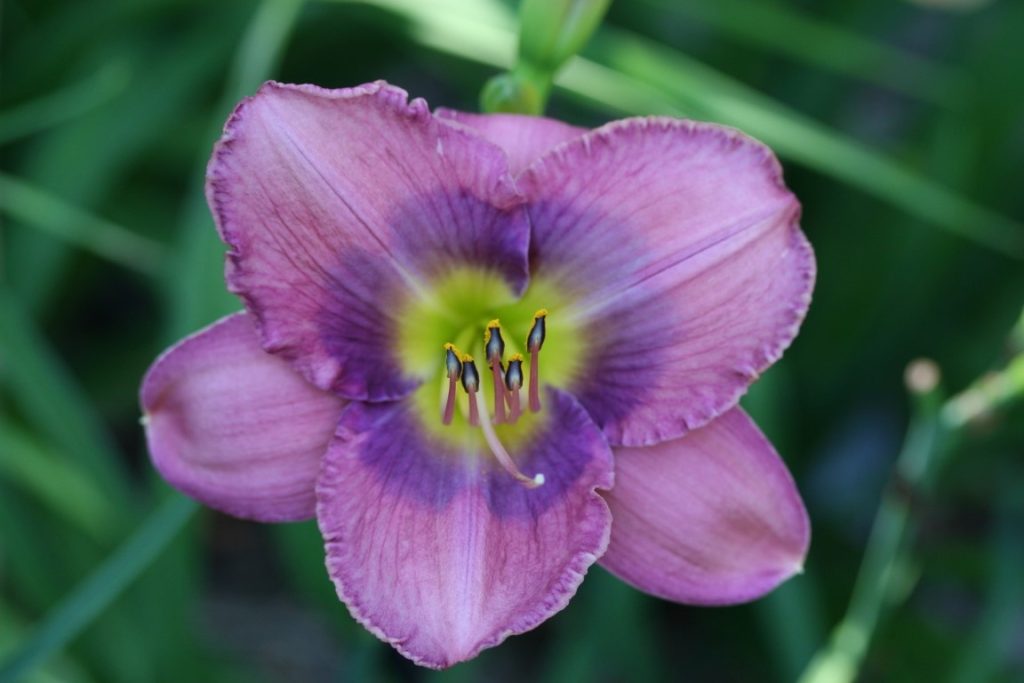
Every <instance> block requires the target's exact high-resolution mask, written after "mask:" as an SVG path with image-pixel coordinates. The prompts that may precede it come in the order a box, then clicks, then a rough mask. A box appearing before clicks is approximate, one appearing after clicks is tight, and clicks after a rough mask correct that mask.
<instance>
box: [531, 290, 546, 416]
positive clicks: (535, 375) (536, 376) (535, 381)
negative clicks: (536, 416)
mask: <svg viewBox="0 0 1024 683" xmlns="http://www.w3.org/2000/svg"><path fill="white" fill-rule="evenodd" d="M547 316H548V309H546V308H542V309H540V310H539V311H537V312H536V313H534V314H533V326H532V327H531V328H530V334H528V335H527V336H526V349H527V350H528V351H529V352H530V410H531V411H532V412H535V413H537V412H540V349H541V347H542V346H544V338H545V337H546V336H547Z"/></svg>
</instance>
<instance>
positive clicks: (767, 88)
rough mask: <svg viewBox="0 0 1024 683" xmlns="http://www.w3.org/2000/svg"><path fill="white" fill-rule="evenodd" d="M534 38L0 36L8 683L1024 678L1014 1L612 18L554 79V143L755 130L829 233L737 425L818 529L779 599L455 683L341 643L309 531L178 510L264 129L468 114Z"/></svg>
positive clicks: (488, 667)
mask: <svg viewBox="0 0 1024 683" xmlns="http://www.w3.org/2000/svg"><path fill="white" fill-rule="evenodd" d="M516 30H517V24H516V14H515V5H514V3H511V2H509V3H502V2H500V1H498V0H494V1H488V0H431V1H429V2H427V1H424V0H371V1H368V2H345V1H335V2H322V1H316V2H314V1H309V2H299V1H298V0H263V1H262V2H256V1H254V0H218V2H202V1H200V0H90V1H89V2H81V1H78V0H63V1H61V0H7V2H4V3H3V5H2V16H0V60H2V61H0V79H2V80H0V154H2V158H0V219H2V221H3V223H2V232H0V680H2V681H4V683H7V682H8V681H14V680H24V681H33V682H34V681H39V682H51V681H66V682H68V683H86V682H102V683H106V682H108V681H109V682H113V683H121V682H124V683H147V682H150V681H152V682H158V681H176V682H177V681H225V682H234V681H256V682H264V681H265V682H275V681H358V680H368V681H377V680H380V681H477V680H486V681H521V680H537V681H551V682H555V681H557V682H562V681H647V680H650V681H662V680H664V681H669V680H671V681H716V682H717V681H792V680H797V679H798V678H800V677H801V676H804V678H803V680H804V681H808V682H809V683H810V682H813V683H825V682H826V681H836V682H837V683H838V682H841V681H847V680H852V679H857V680H864V681H925V680H927V681H956V682H958V683H972V682H974V681H1021V680H1024V420H1022V417H1024V410H1022V408H1021V407H1020V403H1019V402H1015V401H1014V399H1015V398H1016V397H1018V396H1020V394H1021V393H1022V392H1024V360H1022V357H1021V356H1020V354H1021V352H1022V351H1024V322H1018V321H1019V320H1020V319H1021V312H1022V307H1024V226H1022V221H1024V41H1022V37H1024V3H1022V2H1019V1H1018V0H992V1H990V2H985V1H984V0H918V1H917V2H907V1H898V0H863V1H861V2H857V3H850V2H846V1H845V0H816V1H814V2H811V1H810V0H802V1H799V2H797V1H787V2H784V1H782V0H619V1H618V2H616V3H614V4H613V5H612V7H611V9H610V11H609V13H608V15H607V17H606V20H605V22H604V23H603V25H602V27H601V28H600V29H599V30H598V31H597V33H596V34H595V35H594V37H593V38H592V40H590V41H589V43H588V44H587V46H586V48H585V49H584V50H583V51H582V53H581V56H580V57H579V58H577V59H575V60H573V61H571V62H570V63H569V64H568V65H567V66H566V68H565V69H564V70H563V71H562V72H561V74H560V76H559V78H558V79H557V80H556V88H555V89H554V92H553V94H552V97H551V101H550V103H549V108H548V113H549V115H553V116H556V117H558V118H562V119H564V120H566V121H569V122H572V123H574V124H577V125H583V126H595V125H599V124H601V123H604V122H606V121H608V120H611V119H614V118H619V117H622V116H627V115H638V114H639V115H642V114H670V115H676V116H686V117H692V118H697V119H703V120H710V121H717V122H720V123H726V124H729V125H733V126H736V127H739V128H742V129H743V130H745V131H746V132H748V133H750V134H752V135H754V136H756V137H759V138H761V139H762V140H764V141H765V142H767V143H768V144H770V145H771V146H772V147H773V148H775V149H776V150H777V152H778V153H779V155H780V156H781V157H782V160H783V163H784V165H785V169H786V177H787V181H788V183H789V185H790V186H791V187H792V189H793V190H794V191H795V192H796V194H797V196H798V197H799V198H800V199H801V201H802V202H803V206H804V218H803V227H804V230H805V231H806V233H807V235H808V236H809V238H810V240H811V242H812V243H813V244H814V247H815V249H816V252H817V258H818V266H819V277H818V284H817V289H816V291H815V297H814V302H813V304H812V306H811V310H810V314H809V316H808V317H807V320H806V323H805V324H804V326H803V330H802V333H801V334H800V336H799V337H798V339H797V340H796V342H795V343H794V345H793V346H792V348H791V349H790V350H789V351H788V352H787V353H786V356H785V358H784V359H783V360H782V362H780V363H779V364H778V365H777V366H775V367H774V368H772V369H771V370H770V371H769V372H768V373H767V374H766V375H765V376H764V377H763V378H762V380H761V381H760V382H759V383H758V384H757V385H755V387H754V388H753V390H752V391H751V393H750V395H749V396H748V397H747V398H746V399H744V404H745V405H746V406H747V408H748V409H749V410H750V411H751V412H752V413H754V415H755V417H756V418H757V419H758V421H759V423H760V424H761V426H762V427H763V428H764V429H765V431H766V432H767V433H768V434H769V436H770V437H771V438H772V439H773V441H774V443H775V444H776V446H777V447H778V449H779V451H780V453H782V455H783V457H784V458H785V459H786V460H787V462H788V463H789V465H790V467H791V468H792V470H793V473H794V476H795V477H796V480H797V482H798V485H799V486H800V489H801V491H802V492H803V494H804V496H805V498H806V502H807V506H808V508H809V511H810V515H811V519H812V523H813V528H814V537H813V541H812V547H811V551H810V555H809V557H808V560H807V565H806V572H805V573H804V574H803V575H801V576H799V577H797V578H795V579H793V580H792V581H790V582H789V583H787V584H786V585H784V586H783V587H782V588H781V589H779V590H778V591H776V592H775V593H773V594H772V595H770V596H769V597H767V598H765V599H763V600H761V601H759V602H756V603H754V604H750V605H743V606H738V607H730V608H723V609H702V608H693V607H685V606H679V605H674V604H670V603H667V602H663V601H659V600H657V599H654V598H650V597H647V596H645V595H642V594H640V593H638V592H636V591H634V590H632V589H630V588H628V587H626V586H625V585H623V584H620V583H619V582H618V581H616V580H615V579H613V578H611V577H610V576H609V575H608V574H606V573H605V572H603V571H602V570H601V569H600V568H596V567H595V568H594V569H593V570H592V571H591V573H590V574H589V575H588V577H587V580H586V581H585V582H584V584H583V586H582V588H581V589H580V591H579V594H578V595H577V597H576V598H575V599H574V600H573V601H572V602H571V604H570V605H569V607H568V608H567V609H566V610H565V611H564V612H562V613H560V614H559V615H557V616H556V617H554V618H553V619H551V620H550V621H548V622H546V623H545V624H544V625H542V626H541V627H540V628H538V629H536V630H535V631H533V632H530V633H528V634H525V635H522V636H518V637H514V638H512V639H510V640H509V641H507V642H506V643H505V644H504V645H502V646H501V647H498V648H496V649H492V650H488V651H486V652H484V653H483V654H482V655H481V656H480V657H479V658H478V659H476V660H474V661H472V662H470V663H468V664H463V665H460V666H457V667H456V668H454V669H452V670H450V671H448V672H444V673H434V672H429V671H426V670H420V669H417V668H415V667H414V666H412V665H411V664H409V663H408V662H406V661H405V660H403V659H402V658H401V657H400V656H398V655H397V654H395V653H394V652H393V651H392V650H391V648H389V647H387V646H385V645H383V644H381V643H379V642H378V641H377V640H376V639H375V638H374V637H373V636H371V635H370V634H368V633H367V632H366V631H364V630H363V629H362V628H361V627H359V626H358V625H357V624H355V622H354V621H353V620H352V619H351V618H350V617H349V616H348V613H347V611H346V609H345V608H344V606H343V605H342V604H341V603H339V602H338V601H337V599H336V598H335V596H334V591H333V588H332V586H331V584H330V582H329V580H328V578H327V576H326V573H325V570H324V567H323V550H322V545H321V541H320V537H319V534H318V532H317V530H316V528H315V525H314V524H313V523H308V524H296V525H283V526H273V527H272V526H260V525H256V524H250V523H246V522H241V521H238V520H234V519H231V518H228V517H226V516H223V515H220V514H217V513H214V512H212V511H209V510H205V509H199V508H198V507H197V506H195V505H193V504H192V503H190V502H189V501H186V500H184V499H183V498H181V497H180V496H178V495H177V494H175V493H173V492H171V491H170V490H169V489H168V488H167V486H166V485H164V484H163V483H162V482H161V481H160V480H159V479H158V477H156V476H155V473H154V472H153V470H152V468H151V466H150V464H149V461H148V458H147V454H146V452H145V448H144V444H143V439H142V436H143V435H142V431H141V428H140V427H139V424H138V420H139V409H138V405H137V389H138V384H139V379H140V377H141V375H142V373H143V372H144V371H145V369H146V367H147V366H148V364H149V363H150V362H151V361H152V360H153V358H154V357H155V356H156V354H157V353H159V352H160V351H161V350H162V349H163V348H164V347H165V346H167V345H168V344H169V343H171V342H173V341H174V340H176V339H177V338H179V337H181V336H183V335H184V334H186V333H188V332H190V331H193V330H195V329H197V328H199V327H200V326H202V325H205V324H206V323H208V322H210V321H212V320H214V319H216V318H217V317H219V316H220V315H222V314H223V313H225V312H228V311H232V310H236V309H238V308H239V304H238V303H237V302H236V301H235V300H233V299H232V298H231V297H230V296H229V295H227V294H226V293H225V291H224V287H223V280H222V258H223V256H222V255H223V247H222V245H221V244H220V243H219V242H218V240H217V238H216V235H215V232H214V230H213V225H212V221H211V219H210V216H209V214H208V211H207V208H206V206H205V201H204V199H203V196H202V182H203V170H204V167H205V164H206V160H207V158H208V156H209V152H210V148H211V145H212V143H213V141H214V140H215V139H216V138H217V136H218V134H219V130H220V127H221V126H222V124H223V122H224V120H225V118H226V116H227V114H228V113H229V111H230V110H231V108H232V107H233V105H234V103H235V102H236V101H237V100H238V99H239V98H241V97H242V96H244V95H247V94H250V93H252V92H253V91H254V90H255V89H256V87H257V86H258V84H259V83H260V82H261V81H263V80H265V79H268V78H275V79H278V80H283V81H293V82H312V83H318V84H321V85H324V86H348V85H354V84H358V83H362V82H365V81H370V80H375V79H378V78H384V79H387V80H389V81H391V82H392V83H395V84H398V85H401V86H402V87H404V88H406V89H407V90H409V91H410V92H411V93H412V94H413V95H416V96H423V97H425V98H426V99H427V100H428V102H430V104H431V105H432V106H440V105H444V106H449V107H456V108H463V109H469V110H475V109H477V106H478V105H477V101H478V94H479V92H480V89H481V87H482V85H483V84H484V83H485V81H486V80H487V79H488V78H490V77H491V76H493V75H494V74H496V73H498V72H499V71H500V70H502V69H506V68H509V67H510V66H511V65H512V64H513V62H514V60H515V54H516ZM1015 325H1016V327H1015ZM919 357H927V358H930V359H933V360H934V362H935V363H936V365H937V367H938V369H939V370H940V371H941V382H940V384H939V385H938V387H936V388H931V384H932V383H933V382H931V381H930V380H931V379H934V378H929V377H928V374H929V373H928V370H929V369H934V368H932V367H930V366H921V365H919V366H917V368H916V369H917V372H916V375H915V381H916V382H917V386H918V389H919V391H918V393H917V394H916V395H911V394H908V391H907V387H906V385H905V380H904V369H905V368H906V366H907V365H908V363H909V362H910V361H912V360H913V359H915V358H919ZM922 373H923V376H922ZM876 520H877V522H876ZM862 563H863V572H862V573H861V579H860V580H859V582H858V578H857V577H858V573H859V572H861V567H862ZM855 587H856V590H855ZM851 597H853V601H854V602H853V606H852V608H850V605H851ZM848 608H850V609H849V610H848ZM840 624H842V626H841V627H840V628H839V629H838V631H837V630H836V629H837V626H839V625H840ZM812 662H813V664H812ZM808 667H810V668H808Z"/></svg>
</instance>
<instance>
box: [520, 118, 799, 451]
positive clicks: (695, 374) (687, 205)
mask: <svg viewBox="0 0 1024 683" xmlns="http://www.w3.org/2000/svg"><path fill="white" fill-rule="evenodd" d="M518 182H519V186H520V189H521V190H522V191H523V192H524V193H525V194H526V195H527V196H528V197H529V199H530V201H531V202H532V205H531V208H530V216H531V221H532V223H533V228H534V230H533V238H532V240H533V241H532V243H531V245H530V252H531V270H532V272H533V273H534V274H535V276H537V277H540V278H546V279H550V280H552V281H554V282H555V283H556V284H557V286H559V287H560V289H562V290H563V291H565V292H566V293H567V294H568V296H569V297H574V298H575V300H576V301H577V305H576V307H575V309H574V310H565V311H553V312H552V316H553V319H554V317H555V316H558V315H561V316H563V317H575V318H576V320H577V322H582V323H583V324H585V325H588V326H589V330H590V331H589V333H588V337H589V338H590V339H591V340H592V344H593V347H594V350H593V355H592V356H591V357H590V359H589V360H588V361H587V362H586V367H587V368H588V371H587V373H586V376H584V377H581V378H580V379H579V380H578V381H577V382H576V383H575V384H573V385H570V387H569V388H570V390H572V391H573V393H574V394H576V396H578V397H579V398H580V401H581V402H582V403H583V406H584V407H585V408H586V409H587V411H588V412H590V414H591V416H593V417H594V419H595V421H596V422H597V423H598V424H599V425H601V427H602V428H603V429H604V432H605V434H606V436H607V437H608V439H609V440H610V441H611V442H612V443H613V444H623V445H628V446H639V445H646V444H651V443H656V442H658V441H662V440H665V439H671V438H675V437H677V436H680V435H682V434H684V433H685V432H686V431H687V430H689V429H696V428H697V427H700V426H701V425H704V424H706V423H707V422H708V421H709V420H711V419H713V418H714V417H715V416H717V415H719V414H721V413H723V412H724V411H726V410H728V409H729V408H730V407H732V406H734V405H735V404H736V402H737V401H738V399H739V397H740V396H741V395H742V394H743V392H744V391H746V388H747V387H748V386H749V384H750V383H751V382H752V381H753V380H754V379H755V378H756V377H757V376H758V374H759V373H760V372H761V371H763V370H764V369H765V368H767V367H768V366H769V365H771V363H773V362H774V361H775V360H777V359H778V358H779V356H780V355H781V354H782V351H783V350H784V349H785V348H786V347H787V346H788V345H789V343H790V342H791V341H792V339H793V337H794V336H795V335H796V332H797V329H798V327H799V325H800V322H801V321H802V320H803V317H804V314H805V313H806V310H807V306H808V304H809V302H810V294H811V289H812V287H813V283H814V272H815V265H814V257H813V254H812V252H811V248H810V245H809V244H808V243H807V240H806V239H805V238H804V235H803V233H802V232H801V231H800V228H799V226H798V219H799V214H800V206H799V204H798V203H797V201H796V199H795V198H794V197H793V195H792V194H791V193H790V192H789V191H788V190H787V189H786V187H785V185H784V184H783V182H782V172H781V169H780V167H779V164H778V162H777V161H776V159H775V157H774V156H773V155H772V153H771V151H770V150H768V148H766V147H764V146H763V145H761V144H759V143H757V142H755V141H754V140H752V139H750V138H747V137H745V136H743V135H741V134H740V133H737V132H736V131H733V130H731V129H727V128H722V127H720V126H714V125H710V124H700V123H694V122H688V121H678V120H673V119H627V120H624V121H620V122H617V123H613V124H610V125H608V126H605V127H603V128H599V129H597V130H596V131H594V132H592V133H589V134H587V135H585V136H583V137H582V138H579V139H577V140H574V141H570V142H569V143H567V144H566V145H563V146H561V147H559V148H557V149H555V150H554V151H552V152H551V153H548V154H547V155H545V156H544V157H542V158H541V159H540V160H538V161H537V162H536V163H535V164H534V165H533V166H532V167H531V168H530V169H529V170H528V171H527V172H526V173H524V174H523V175H522V176H521V177H520V179H519V181H518Z"/></svg>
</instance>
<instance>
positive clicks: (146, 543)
mask: <svg viewBox="0 0 1024 683" xmlns="http://www.w3.org/2000/svg"><path fill="white" fill-rule="evenodd" d="M196 508H197V504H196V503H195V502H194V501H192V500H190V499H188V498H184V497H182V496H179V495H177V494H175V495H173V496H172V497H170V498H168V499H167V500H166V501H164V503H163V504H161V505H160V507H159V508H157V509H156V511H155V512H153V513H152V515H150V517H149V518H148V519H147V520H146V521H145V522H144V523H143V524H142V525H141V526H140V527H139V528H138V529H137V530H136V531H135V533H134V534H132V536H131V537H129V538H128V540H126V541H125V542H124V544H123V545H121V547H119V548H118V549H117V550H116V551H114V553H113V554H112V555H110V557H108V558H107V559H106V560H105V561H104V562H103V564H101V565H100V566H99V567H97V568H96V570H95V571H94V572H93V573H92V574H91V575H90V576H89V577H87V578H86V579H85V580H84V581H83V582H82V583H81V584H79V585H78V587H77V588H75V589H74V590H73V591H72V592H71V593H70V594H69V595H68V596H67V597H66V598H65V599H64V601H63V602H62V603H61V604H60V605H58V606H57V607H56V608H55V609H53V610H51V611H50V613H49V614H48V615H47V616H46V618H45V619H44V620H43V621H42V622H41V623H40V624H39V625H38V626H37V627H36V629H35V631H34V632H33V634H32V635H31V636H30V637H29V638H28V639H27V640H25V642H24V643H23V644H22V646H21V647H20V648H19V649H18V651H17V652H16V653H15V654H14V655H13V656H12V657H11V658H10V659H9V660H7V661H6V662H4V663H3V664H2V665H0V683H15V681H17V680H19V678H21V676H23V675H25V674H26V673H28V672H29V671H31V670H32V669H33V668H35V667H36V666H38V665H39V664H42V663H43V662H45V661H46V660H47V659H48V658H49V657H50V656H51V655H53V654H54V653H55V652H57V651H59V650H60V649H61V648H63V647H64V646H65V645H67V644H68V643H69V642H71V641H72V640H73V639H74V638H75V636H76V635H77V634H78V633H79V632H80V631H81V630H82V629H83V628H84V627H85V626H86V625H88V624H89V622H91V621H92V620H93V619H94V618H96V616H97V615H99V614H101V613H102V612H103V611H104V610H105V609H106V608H107V607H108V606H109V605H110V603H111V602H113V601H114V599H115V598H117V596H118V595H120V594H121V593H122V592H123V591H124V589H125V588H127V587H128V586H129V585H131V583H132V582H133V581H134V580H135V579H137V578H138V576H139V575H140V574H141V573H142V572H143V571H144V570H145V569H146V567H147V566H149V564H150V563H151V562H152V561H153V560H154V559H156V557H157V556H158V555H159V554H160V551H161V550H163V549H164V547H166V546H167V544H168V543H170V541H171V540H172V539H173V538H174V537H175V536H176V535H177V534H178V532H179V531H181V529H182V528H183V527H184V526H185V524H186V523H187V522H188V520H189V519H190V518H191V516H192V513H193V512H194V511H195V510H196Z"/></svg>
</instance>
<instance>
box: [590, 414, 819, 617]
mask: <svg viewBox="0 0 1024 683" xmlns="http://www.w3.org/2000/svg"><path fill="white" fill-rule="evenodd" d="M604 496H605V499H606V500H607V501H608V505H609V506H610V507H611V509H612V518H613V520H614V521H613V523H612V540H611V543H610V544H609V546H608V552H607V553H606V554H605V555H604V557H603V558H602V559H601V565H602V566H603V567H605V568H606V569H608V570H609V571H611V572H612V573H614V574H615V575H616V576H618V577H619V578H621V579H623V580H624V581H626V582H627V583H630V584H632V585H634V586H636V587H637V588H639V589H640V590H642V591H645V592H647V593H651V594H652V595H657V596H659V597H662V598H667V599H669V600H675V601H677V602H684V603H689V604H696V605H723V604H731V603H737V602H745V601H747V600H753V599H754V598H758V597H760V596H762V595H764V594H765V593H767V592H768V591H770V590H772V589H773V588H775V587H776V586H777V585H779V584H780V583H782V582H783V581H785V580H786V579H788V578H789V577H791V576H793V575H794V574H796V573H799V572H800V571H801V570H802V567H803V561H804V556H805V555H806V554H807V546H808V544H809V543H810V524H809V522H808V520H807V512H806V510H805V509H804V505H803V502H802V501H801V500H800V494H799V493H798V492H797V490H796V486H795V485H794V484H793V478H792V477H791V476H790V474H789V471H788V470H787V469H786V466H785V464H783V462H782V460H780V459H779V456H778V454H777V453H776V452H775V449H774V448H772V445H771V444H770V443H768V440H767V439H765V437H764V435H763V434H761V432H760V430H759V429H758V428H757V425H755V424H754V423H753V421H752V420H751V419H750V418H749V417H747V415H746V413H744V412H743V411H742V410H741V409H739V408H734V409H733V410H730V411H729V412H727V413H725V414H724V415H722V416H721V417H719V418H718V419H716V420H714V421H713V422H711V423H709V424H708V425H706V426H704V427H702V428H700V429H698V430H696V431H693V432H691V433H690V434H687V435H686V436H685V437H683V438H681V439H676V440H674V441H665V442H663V443H660V444H658V445H656V446H648V447H646V448H616V449H615V489H614V490H613V491H611V492H610V493H606V494H604Z"/></svg>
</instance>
